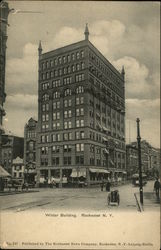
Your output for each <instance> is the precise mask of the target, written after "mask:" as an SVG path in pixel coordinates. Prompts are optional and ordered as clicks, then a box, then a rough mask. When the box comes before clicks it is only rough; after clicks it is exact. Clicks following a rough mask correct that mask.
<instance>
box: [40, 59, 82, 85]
mask: <svg viewBox="0 0 161 250" xmlns="http://www.w3.org/2000/svg"><path fill="white" fill-rule="evenodd" d="M78 66H79V67H78ZM84 68H85V66H84V63H81V66H80V65H77V68H75V67H74V66H72V68H70V67H68V68H64V69H59V70H54V71H50V72H49V71H48V72H45V73H41V75H40V76H41V80H42V81H44V80H49V79H50V78H56V77H61V76H62V75H66V74H70V73H72V71H73V72H75V71H76V70H77V71H78V70H83V69H84ZM80 75H82V76H83V77H82V79H79V81H83V80H84V74H80ZM80 75H79V74H78V75H76V76H75V80H76V82H77V81H78V80H77V77H78V76H80Z"/></svg>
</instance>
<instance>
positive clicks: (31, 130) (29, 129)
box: [24, 117, 37, 183]
mask: <svg viewBox="0 0 161 250" xmlns="http://www.w3.org/2000/svg"><path fill="white" fill-rule="evenodd" d="M36 129H37V121H36V120H35V119H34V118H32V117H31V118H30V119H29V120H28V123H27V124H26V125H25V129H24V166H25V179H26V180H27V182H29V183H34V182H35V178H36V134H37V133H36Z"/></svg>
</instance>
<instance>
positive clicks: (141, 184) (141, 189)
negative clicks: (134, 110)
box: [136, 118, 143, 205]
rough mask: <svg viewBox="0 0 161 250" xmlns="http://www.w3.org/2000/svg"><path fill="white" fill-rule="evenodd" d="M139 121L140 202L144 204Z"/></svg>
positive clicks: (138, 126) (138, 127) (138, 120)
mask: <svg viewBox="0 0 161 250" xmlns="http://www.w3.org/2000/svg"><path fill="white" fill-rule="evenodd" d="M136 122H137V141H138V165H139V188H140V203H141V204H142V205H143V183H142V164H141V145H140V143H141V137H140V124H139V122H140V119H139V118H137V119H136Z"/></svg>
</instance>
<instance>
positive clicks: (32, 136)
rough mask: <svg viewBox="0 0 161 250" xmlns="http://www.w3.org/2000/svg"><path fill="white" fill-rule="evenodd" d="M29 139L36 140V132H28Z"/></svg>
mask: <svg viewBox="0 0 161 250" xmlns="http://www.w3.org/2000/svg"><path fill="white" fill-rule="evenodd" d="M27 138H36V132H35V131H28V132H27Z"/></svg>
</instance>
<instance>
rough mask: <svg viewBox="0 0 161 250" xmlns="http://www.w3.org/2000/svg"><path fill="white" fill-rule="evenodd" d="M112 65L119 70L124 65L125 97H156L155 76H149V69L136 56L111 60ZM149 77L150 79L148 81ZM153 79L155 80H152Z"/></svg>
mask: <svg viewBox="0 0 161 250" xmlns="http://www.w3.org/2000/svg"><path fill="white" fill-rule="evenodd" d="M113 64H114V66H115V67H116V68H117V69H118V70H121V67H122V66H123V65H124V67H125V83H126V87H125V88H126V97H127V98H139V99H142V98H143V99H145V98H156V97H158V96H159V92H156V88H157V91H158V89H159V84H158V83H159V81H157V80H158V79H157V76H150V75H149V69H148V68H147V67H146V66H145V65H144V64H141V63H140V62H139V61H137V60H136V58H133V57H128V56H125V57H123V58H120V59H118V60H117V61H113ZM150 78H151V81H150ZM154 79H155V80H154Z"/></svg>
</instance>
